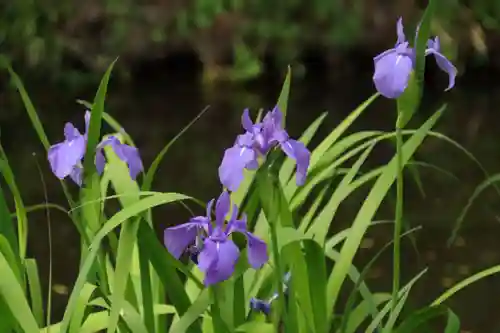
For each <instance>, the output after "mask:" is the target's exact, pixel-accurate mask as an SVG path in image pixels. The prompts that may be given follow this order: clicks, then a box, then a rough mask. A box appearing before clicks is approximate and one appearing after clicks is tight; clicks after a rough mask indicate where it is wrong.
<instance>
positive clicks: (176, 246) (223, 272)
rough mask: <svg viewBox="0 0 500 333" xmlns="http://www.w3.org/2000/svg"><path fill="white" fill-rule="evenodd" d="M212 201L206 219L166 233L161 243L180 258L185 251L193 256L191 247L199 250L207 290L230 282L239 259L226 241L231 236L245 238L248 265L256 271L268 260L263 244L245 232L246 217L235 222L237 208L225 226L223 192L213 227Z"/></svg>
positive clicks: (226, 205) (226, 197) (225, 198)
mask: <svg viewBox="0 0 500 333" xmlns="http://www.w3.org/2000/svg"><path fill="white" fill-rule="evenodd" d="M213 203H214V200H211V201H210V202H209V203H208V204H207V213H206V216H196V217H193V218H191V219H190V220H189V221H188V222H186V223H184V224H181V225H179V226H175V227H170V228H167V229H165V233H164V242H165V246H166V247H167V250H168V251H169V252H170V253H171V254H172V255H173V256H174V257H175V258H177V259H178V258H179V257H180V256H181V255H182V253H183V252H184V251H186V250H187V249H188V251H189V252H190V254H191V255H193V250H192V248H193V247H190V245H192V244H193V243H195V241H196V243H197V245H196V248H197V249H198V250H199V253H198V257H197V260H194V261H195V262H197V265H198V267H199V268H200V270H201V271H202V272H204V273H205V281H204V283H205V285H206V286H209V285H212V284H215V283H218V282H221V281H224V280H227V279H229V277H231V275H232V274H233V272H234V267H235V265H236V262H237V261H238V258H239V256H240V251H239V249H238V247H237V246H236V244H234V242H233V241H232V240H231V239H229V236H230V235H231V233H233V232H239V233H242V234H244V235H245V236H246V238H247V248H248V262H249V264H250V266H252V267H253V268H255V269H257V268H259V267H261V266H262V265H264V264H265V263H266V262H267V260H268V254H267V245H266V243H265V242H264V241H262V240H261V239H259V238H257V237H256V236H255V235H253V234H252V233H250V232H249V231H247V229H246V216H245V215H243V217H242V219H241V220H238V219H237V216H238V207H237V206H236V205H233V210H232V214H231V218H230V219H229V221H228V223H227V225H225V223H224V222H225V217H226V215H227V214H228V213H229V210H230V208H231V200H230V197H229V193H228V192H226V191H224V192H222V194H221V195H220V196H219V198H218V199H217V203H216V204H215V223H214V225H212V219H211V215H212V214H211V213H212V206H213ZM200 240H201V241H200Z"/></svg>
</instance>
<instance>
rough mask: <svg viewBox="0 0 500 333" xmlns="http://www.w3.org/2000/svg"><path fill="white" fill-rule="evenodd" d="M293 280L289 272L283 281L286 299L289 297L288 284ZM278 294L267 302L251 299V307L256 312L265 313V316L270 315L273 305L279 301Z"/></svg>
mask: <svg viewBox="0 0 500 333" xmlns="http://www.w3.org/2000/svg"><path fill="white" fill-rule="evenodd" d="M290 278H291V273H290V272H288V273H286V274H285V277H284V279H283V293H284V295H285V299H286V298H287V296H288V283H289V282H290ZM278 296H279V295H278V293H277V292H275V293H274V294H273V295H272V296H271V297H270V298H269V299H268V300H267V301H265V300H262V299H259V298H255V297H252V298H251V299H250V307H251V308H252V310H254V311H260V312H263V313H264V314H266V315H268V314H269V312H271V304H272V303H273V302H274V301H275V300H276V299H278Z"/></svg>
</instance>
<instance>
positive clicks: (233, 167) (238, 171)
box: [219, 146, 256, 191]
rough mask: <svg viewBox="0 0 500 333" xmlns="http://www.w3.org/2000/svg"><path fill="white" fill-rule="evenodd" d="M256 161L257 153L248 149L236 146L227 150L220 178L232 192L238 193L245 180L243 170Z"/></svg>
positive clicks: (220, 170)
mask: <svg viewBox="0 0 500 333" xmlns="http://www.w3.org/2000/svg"><path fill="white" fill-rule="evenodd" d="M255 160H256V153H255V151H254V150H253V149H250V148H247V147H239V146H234V147H232V148H229V149H226V151H225V152H224V157H223V158H222V162H221V165H220V166H219V178H220V181H221V183H222V185H224V186H225V187H227V188H228V189H229V190H230V191H236V190H237V189H238V187H239V185H240V183H241V181H242V180H243V169H245V167H246V166H247V165H248V164H251V163H252V162H253V161H255Z"/></svg>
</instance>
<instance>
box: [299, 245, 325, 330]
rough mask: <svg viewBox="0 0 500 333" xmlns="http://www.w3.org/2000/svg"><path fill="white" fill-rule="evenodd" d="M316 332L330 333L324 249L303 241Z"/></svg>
mask: <svg viewBox="0 0 500 333" xmlns="http://www.w3.org/2000/svg"><path fill="white" fill-rule="evenodd" d="M303 244H304V252H305V260H306V263H307V275H308V280H309V290H310V297H311V304H312V311H313V318H314V325H315V327H316V330H315V331H316V332H328V322H327V313H326V312H327V309H326V297H325V295H326V281H327V273H326V264H325V253H324V250H323V248H322V247H321V246H320V245H319V244H318V243H317V242H315V241H313V240H306V241H303Z"/></svg>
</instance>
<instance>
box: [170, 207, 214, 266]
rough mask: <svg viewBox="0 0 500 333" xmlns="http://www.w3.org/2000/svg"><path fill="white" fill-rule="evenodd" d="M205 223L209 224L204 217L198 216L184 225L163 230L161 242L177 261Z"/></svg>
mask: <svg viewBox="0 0 500 333" xmlns="http://www.w3.org/2000/svg"><path fill="white" fill-rule="evenodd" d="M193 221H195V222H193ZM207 223H209V222H208V221H207V219H206V218H205V217H204V216H198V217H196V218H193V219H191V220H190V221H189V222H186V223H184V224H181V225H178V226H175V227H170V228H167V229H165V232H164V235H163V241H164V243H165V247H166V248H167V250H168V252H170V254H172V256H174V257H175V258H177V259H179V257H180V256H181V255H182V253H183V252H184V251H185V250H186V248H187V247H188V246H189V245H190V244H192V243H194V241H195V238H196V236H197V235H198V231H199V230H200V228H203V227H204V226H205V225H206V224H207Z"/></svg>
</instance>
